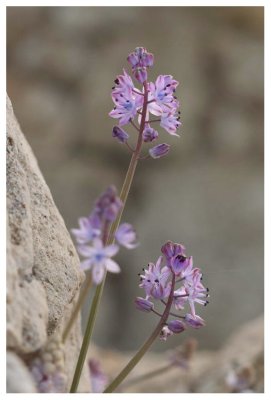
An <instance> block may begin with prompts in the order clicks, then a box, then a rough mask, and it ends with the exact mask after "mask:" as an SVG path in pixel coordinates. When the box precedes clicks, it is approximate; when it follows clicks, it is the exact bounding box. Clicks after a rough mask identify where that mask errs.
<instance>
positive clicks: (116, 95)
mask: <svg viewBox="0 0 271 400" xmlns="http://www.w3.org/2000/svg"><path fill="white" fill-rule="evenodd" d="M112 99H113V101H114V103H115V107H114V109H113V110H112V111H110V113H109V115H110V117H112V118H117V119H119V125H120V126H123V125H126V124H128V122H129V121H130V120H132V119H133V118H134V117H135V116H136V114H137V110H138V109H140V108H141V107H142V104H143V97H142V96H140V95H138V94H136V93H134V92H132V91H126V92H113V93H112Z"/></svg>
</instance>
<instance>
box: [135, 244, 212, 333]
mask: <svg viewBox="0 0 271 400" xmlns="http://www.w3.org/2000/svg"><path fill="white" fill-rule="evenodd" d="M161 252H162V256H160V257H159V258H158V260H157V262H156V263H155V264H153V263H149V264H148V268H146V269H143V271H144V273H142V274H140V284H139V287H140V288H142V289H144V290H145V295H146V296H145V298H142V297H137V298H136V300H135V303H136V307H137V308H138V309H139V310H141V311H145V312H154V313H156V314H158V315H159V313H158V312H157V311H156V310H155V308H154V303H153V301H154V300H159V301H160V302H161V303H162V304H164V305H165V306H167V304H170V306H171V309H172V308H175V309H176V310H177V311H179V310H185V308H186V305H188V306H189V311H186V312H185V313H184V314H183V315H181V314H180V315H179V314H176V313H175V312H172V311H171V310H170V312H169V313H168V317H170V316H174V317H176V316H177V319H173V320H170V321H168V318H166V321H164V326H163V328H162V330H161V335H160V338H161V339H162V340H166V339H167V337H168V336H171V335H173V334H174V333H181V332H183V331H184V330H185V329H186V327H187V326H190V327H192V328H196V329H197V328H200V327H202V326H204V325H205V322H204V320H203V319H202V318H201V317H200V316H199V315H197V314H196V309H195V304H196V303H198V304H201V305H207V304H208V300H207V298H208V297H209V293H208V292H209V289H208V288H205V287H204V286H203V284H202V272H201V270H200V268H196V267H194V265H193V258H192V257H191V256H189V257H188V256H186V254H185V247H184V246H183V245H182V244H179V243H173V242H171V241H168V242H167V243H165V244H164V245H163V246H162V248H161ZM172 285H174V286H172Z"/></svg>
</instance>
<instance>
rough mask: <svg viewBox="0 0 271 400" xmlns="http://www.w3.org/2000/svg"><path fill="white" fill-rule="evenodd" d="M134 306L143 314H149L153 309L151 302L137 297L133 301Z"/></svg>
mask: <svg viewBox="0 0 271 400" xmlns="http://www.w3.org/2000/svg"><path fill="white" fill-rule="evenodd" d="M135 305H136V308H137V309H138V310H140V311H144V312H150V311H152V309H153V307H154V304H153V303H152V302H151V301H149V300H147V299H144V298H143V297H137V298H136V299H135Z"/></svg>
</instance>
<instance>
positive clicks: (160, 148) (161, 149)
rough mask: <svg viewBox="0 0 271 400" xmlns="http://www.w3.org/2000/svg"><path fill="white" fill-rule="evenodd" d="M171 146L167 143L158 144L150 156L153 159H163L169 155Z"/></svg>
mask: <svg viewBox="0 0 271 400" xmlns="http://www.w3.org/2000/svg"><path fill="white" fill-rule="evenodd" d="M169 149H170V145H169V144H166V143H161V144H158V145H157V146H154V147H152V148H151V149H150V150H149V154H150V156H151V157H152V158H161V157H164V156H166V155H167V153H168V152H169Z"/></svg>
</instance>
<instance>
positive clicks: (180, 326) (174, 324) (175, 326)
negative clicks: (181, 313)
mask: <svg viewBox="0 0 271 400" xmlns="http://www.w3.org/2000/svg"><path fill="white" fill-rule="evenodd" d="M168 328H169V329H170V330H171V331H172V332H173V333H181V332H183V331H184V330H185V328H186V326H185V324H184V323H183V322H182V321H180V320H178V319H174V320H173V321H170V322H169V323H168Z"/></svg>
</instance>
